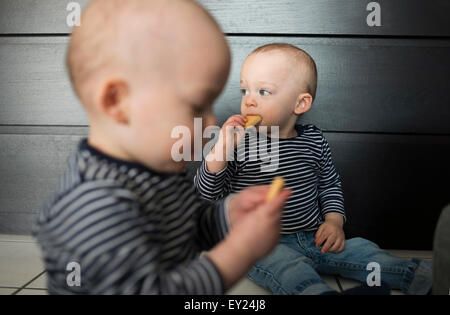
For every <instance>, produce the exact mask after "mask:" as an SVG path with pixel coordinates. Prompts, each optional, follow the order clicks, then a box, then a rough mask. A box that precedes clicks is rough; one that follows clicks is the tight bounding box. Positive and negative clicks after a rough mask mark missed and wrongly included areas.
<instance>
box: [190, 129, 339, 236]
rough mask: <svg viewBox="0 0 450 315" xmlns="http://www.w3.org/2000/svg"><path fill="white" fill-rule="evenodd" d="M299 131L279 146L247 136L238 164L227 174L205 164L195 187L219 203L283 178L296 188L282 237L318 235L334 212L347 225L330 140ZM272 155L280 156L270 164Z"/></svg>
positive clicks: (315, 132) (287, 208)
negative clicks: (232, 194)
mask: <svg viewBox="0 0 450 315" xmlns="http://www.w3.org/2000/svg"><path fill="white" fill-rule="evenodd" d="M296 131H297V134H298V135H297V136H296V137H294V138H288V139H281V138H280V139H278V141H273V140H272V139H271V138H270V137H266V136H261V135H259V136H257V137H256V136H255V141H251V139H252V137H250V136H249V134H248V133H247V134H246V137H245V140H244V141H245V147H244V148H245V149H244V150H241V149H235V150H234V160H233V161H228V162H227V167H226V168H225V169H224V170H222V171H220V172H219V173H212V172H209V171H208V169H207V167H206V162H205V160H204V161H203V163H202V165H201V166H200V167H199V168H198V170H197V174H196V176H195V178H194V183H195V186H196V187H197V189H198V191H199V192H200V194H201V195H202V197H203V198H204V199H207V200H218V199H220V198H223V197H224V196H226V195H228V194H231V193H236V192H239V191H240V190H242V189H244V188H246V187H248V186H252V185H267V184H270V183H271V181H272V179H273V178H274V177H275V176H282V177H283V178H284V179H285V182H286V184H285V185H286V187H288V188H290V189H292V195H291V197H290V198H289V199H288V201H287V202H286V204H285V208H284V211H283V216H282V234H290V233H295V232H298V231H300V230H303V231H312V230H315V229H317V228H318V227H319V226H320V225H321V224H322V223H323V222H324V216H325V214H327V213H331V212H335V213H339V214H341V215H342V216H343V217H344V220H345V212H344V196H343V192H342V187H341V180H340V177H339V174H338V173H337V171H336V169H335V167H334V165H333V161H332V159H331V152H330V147H329V145H328V142H327V140H326V139H325V138H324V136H323V133H322V131H321V130H320V129H318V128H317V127H315V126H314V125H296ZM255 134H256V133H255ZM252 144H253V145H252ZM270 156H278V160H276V159H275V160H276V162H277V163H274V161H270V159H269V158H268V157H270ZM274 165H275V166H274Z"/></svg>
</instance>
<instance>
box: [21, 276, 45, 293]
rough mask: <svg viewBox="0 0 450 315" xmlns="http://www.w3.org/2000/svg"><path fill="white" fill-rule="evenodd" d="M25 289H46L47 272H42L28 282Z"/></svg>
mask: <svg viewBox="0 0 450 315" xmlns="http://www.w3.org/2000/svg"><path fill="white" fill-rule="evenodd" d="M25 288H26V289H46V288H47V274H46V273H43V274H42V275H40V276H39V277H38V278H37V279H36V280H34V281H33V282H31V283H30V284H28V285H27V286H26V287H25Z"/></svg>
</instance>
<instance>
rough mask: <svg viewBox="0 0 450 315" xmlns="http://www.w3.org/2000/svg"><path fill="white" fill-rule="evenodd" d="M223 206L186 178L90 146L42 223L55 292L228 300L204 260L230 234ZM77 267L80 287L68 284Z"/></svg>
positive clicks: (37, 230)
mask: <svg viewBox="0 0 450 315" xmlns="http://www.w3.org/2000/svg"><path fill="white" fill-rule="evenodd" d="M224 211H225V210H224V205H223V201H220V202H217V203H211V202H208V201H205V200H202V199H200V198H199V196H198V194H197V193H196V192H195V188H194V187H193V185H192V179H189V178H188V177H187V175H186V173H184V172H183V173H177V174H160V173H157V172H154V171H152V170H150V169H148V168H146V167H144V166H142V165H139V164H136V163H129V162H124V161H120V160H117V159H114V158H111V157H109V156H107V155H105V154H102V153H101V152H99V151H97V150H96V149H94V148H92V147H90V146H89V145H88V143H87V141H86V140H83V141H82V142H81V143H80V145H79V150H78V152H77V153H76V154H75V156H74V157H73V158H72V159H71V161H70V163H69V167H68V170H67V171H66V173H65V175H64V176H63V177H62V180H61V182H60V187H59V190H58V192H57V193H56V194H55V196H54V198H53V199H52V200H51V201H50V202H49V203H48V205H47V206H46V207H44V208H43V209H42V210H41V211H40V213H39V215H38V218H37V222H36V224H35V226H34V228H33V234H34V236H35V237H36V238H37V239H38V242H39V244H40V246H41V249H42V252H43V258H44V263H45V268H46V270H47V276H48V277H47V278H48V291H49V293H51V294H73V293H81V294H222V293H223V290H224V288H223V282H222V278H221V276H220V274H219V272H218V270H217V269H216V267H215V266H214V265H213V263H212V262H211V260H210V259H209V258H208V257H206V256H204V255H202V256H200V255H199V254H200V253H201V252H202V251H203V250H208V249H210V248H211V247H213V246H214V245H215V244H216V243H218V242H219V241H220V240H221V239H223V237H224V236H225V234H226V233H227V231H228V226H227V223H226V218H225V215H224ZM71 262H76V263H78V264H79V265H80V269H81V274H80V276H81V279H80V280H81V286H79V287H77V286H70V285H68V283H67V281H66V278H67V277H68V276H69V273H70V272H72V269H69V271H67V270H66V267H67V266H68V264H69V263H71Z"/></svg>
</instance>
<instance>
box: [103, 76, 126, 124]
mask: <svg viewBox="0 0 450 315" xmlns="http://www.w3.org/2000/svg"><path fill="white" fill-rule="evenodd" d="M128 97H129V89H128V84H127V83H126V82H125V81H122V80H114V81H110V82H108V83H107V84H105V85H104V88H103V91H102V94H101V97H100V112H101V113H103V114H106V115H107V116H108V117H109V118H112V119H113V120H114V121H115V122H117V123H119V124H128V121H129V98H128Z"/></svg>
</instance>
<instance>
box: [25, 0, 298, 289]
mask: <svg viewBox="0 0 450 315" xmlns="http://www.w3.org/2000/svg"><path fill="white" fill-rule="evenodd" d="M67 65H68V69H69V72H70V77H71V81H72V84H73V87H74V90H75V92H76V94H77V96H78V97H79V99H80V101H81V103H82V104H83V107H84V108H85V110H86V112H87V116H88V119H89V127H90V128H89V137H88V138H87V139H84V140H82V141H81V143H80V144H79V147H78V151H77V152H76V154H75V155H74V156H73V158H72V159H71V161H70V163H69V166H68V169H67V171H66V173H65V175H64V177H63V178H62V180H61V183H60V187H59V189H58V191H57V192H56V193H55V194H54V197H53V198H52V199H51V201H50V202H49V203H48V204H47V205H46V206H45V207H44V208H43V209H42V210H41V211H40V213H39V215H38V218H37V222H36V225H35V227H34V230H33V234H34V235H35V237H36V238H37V239H38V241H39V243H40V246H41V248H42V252H43V259H44V262H45V267H46V270H47V277H48V291H49V293H51V294H77V293H79V294H220V293H223V292H224V291H225V290H227V289H228V288H230V287H231V286H232V285H233V284H234V283H235V282H236V281H237V280H239V279H240V278H241V277H243V276H244V275H245V274H246V273H247V272H248V270H249V269H250V268H251V266H252V265H253V264H254V263H255V262H256V261H257V260H259V259H261V258H262V257H264V256H265V255H267V254H268V253H269V252H270V251H271V250H272V249H273V248H274V246H275V245H276V244H277V242H278V239H279V233H280V217H281V211H282V208H283V205H284V203H285V201H286V199H287V198H288V197H289V194H290V190H284V191H282V192H280V193H279V194H278V195H277V196H276V197H275V198H274V199H273V200H271V201H267V202H266V201H265V196H266V193H267V192H268V186H258V187H252V188H250V189H246V190H243V191H242V192H241V193H239V194H237V195H235V196H234V197H233V200H232V201H230V202H228V201H227V200H219V201H218V202H214V203H211V202H207V201H204V200H201V199H200V198H199V197H198V195H197V194H196V192H195V188H194V187H193V186H192V183H191V181H190V180H189V179H188V177H187V175H186V172H184V171H183V169H184V167H185V162H184V161H181V162H176V161H174V160H173V159H172V158H171V147H172V145H173V144H174V142H175V141H176V139H172V138H171V131H172V129H173V128H175V127H176V126H180V125H181V126H187V127H188V128H189V129H190V130H191V134H193V132H192V129H193V125H194V117H201V118H202V119H203V122H205V125H204V127H205V128H206V127H207V126H208V125H211V124H214V123H215V117H214V115H213V113H212V104H213V102H214V100H215V99H216V97H217V96H218V95H219V94H220V92H221V90H222V89H223V86H224V84H225V82H226V80H227V76H228V73H229V69H230V51H229V48H228V45H227V42H226V40H225V38H224V36H223V33H222V32H221V30H220V28H219V26H218V25H217V24H216V22H215V21H214V20H213V18H212V17H211V16H210V15H209V14H208V13H207V12H206V11H205V10H204V9H203V8H202V7H200V6H199V5H198V4H196V3H195V2H193V1H181V0H178V1H174V0H159V1H157V0H155V1H150V0H94V1H92V2H91V3H90V4H89V5H88V6H87V8H86V10H85V11H84V12H83V15H82V18H81V26H80V27H77V28H75V29H74V31H73V33H72V36H71V40H70V44H69V48H68V54H67ZM190 140H191V142H192V141H193V139H190ZM186 145H190V143H187V144H186ZM225 213H228V215H226V214H225ZM228 219H229V220H228ZM203 251H207V252H206V253H205V254H204V255H200V254H201V253H202V252H203Z"/></svg>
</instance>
